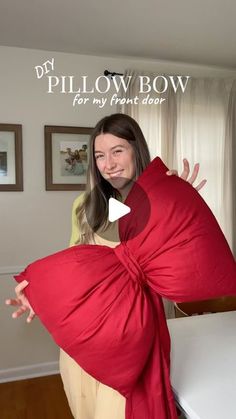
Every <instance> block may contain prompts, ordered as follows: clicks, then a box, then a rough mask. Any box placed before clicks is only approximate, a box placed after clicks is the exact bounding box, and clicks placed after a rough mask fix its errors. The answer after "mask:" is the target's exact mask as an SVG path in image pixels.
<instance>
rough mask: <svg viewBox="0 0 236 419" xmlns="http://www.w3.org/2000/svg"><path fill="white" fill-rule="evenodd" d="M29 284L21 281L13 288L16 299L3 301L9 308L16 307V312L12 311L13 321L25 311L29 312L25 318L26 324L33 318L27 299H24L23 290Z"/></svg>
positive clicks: (33, 313)
mask: <svg viewBox="0 0 236 419" xmlns="http://www.w3.org/2000/svg"><path fill="white" fill-rule="evenodd" d="M28 284H29V283H28V282H27V281H25V280H24V281H22V282H21V283H20V284H18V285H17V286H16V288H15V292H16V297H17V298H11V299H8V300H6V301H5V303H6V304H7V305H9V306H18V307H19V308H18V310H16V311H14V313H12V317H13V319H16V318H18V317H20V316H22V314H24V313H26V312H27V311H29V314H28V317H27V320H26V321H27V323H30V322H31V321H32V320H33V318H34V317H35V312H34V310H33V309H32V307H31V305H30V303H29V301H28V299H27V298H26V296H25V294H24V292H23V290H24V288H25V287H27V285H28Z"/></svg>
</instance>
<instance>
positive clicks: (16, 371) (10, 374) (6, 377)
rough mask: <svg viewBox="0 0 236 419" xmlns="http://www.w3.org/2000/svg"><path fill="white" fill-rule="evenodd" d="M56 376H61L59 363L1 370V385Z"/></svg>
mask: <svg viewBox="0 0 236 419" xmlns="http://www.w3.org/2000/svg"><path fill="white" fill-rule="evenodd" d="M54 374H59V362H58V361H57V362H45V363H42V364H35V365H26V366H24V367H18V368H9V369H5V370H0V383H7V382H9V381H18V380H26V379H27V378H36V377H43V376H45V375H54Z"/></svg>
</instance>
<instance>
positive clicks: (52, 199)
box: [0, 47, 236, 380]
mask: <svg viewBox="0 0 236 419" xmlns="http://www.w3.org/2000/svg"><path fill="white" fill-rule="evenodd" d="M52 58H54V60H55V71H54V73H52V74H55V75H63V74H64V75H74V76H75V78H76V79H77V80H78V79H79V78H80V77H81V76H82V75H88V80H95V79H96V78H97V77H99V76H100V75H103V71H104V69H109V70H112V71H117V72H123V71H124V70H125V69H127V68H134V69H140V70H146V71H156V72H157V73H158V74H161V72H163V71H165V72H168V73H169V74H170V73H172V74H174V73H179V74H188V75H208V76H213V75H214V76H216V77H217V76H227V75H228V76H235V74H236V72H234V71H227V70H225V69H217V68H210V67H204V66H202V67H201V66H193V65H187V64H178V63H168V62H160V61H153V60H152V61H150V60H149V61H148V60H141V59H140V60H138V59H128V58H112V57H95V56H86V55H74V54H65V53H56V52H48V51H36V50H29V49H21V48H8V47H0V62H1V65H0V122H1V123H18V124H22V126H23V165H24V192H0V237H1V246H0V280H1V297H2V304H1V306H0V315H1V346H0V380H1V378H4V377H5V378H11V377H13V376H17V375H18V376H22V375H24V373H25V374H26V375H30V374H31V373H32V374H34V373H36V374H38V373H39V370H42V371H45V372H47V371H50V370H54V368H56V364H55V363H56V362H57V358H58V350H57V348H56V346H55V345H54V343H53V342H52V341H51V338H50V337H49V336H48V334H47V332H46V331H45V330H44V329H43V328H42V326H41V325H40V324H39V322H38V321H37V320H36V321H34V322H33V323H32V324H31V325H27V324H26V323H25V320H23V319H20V320H17V321H16V320H15V321H13V320H12V319H11V317H10V312H11V309H10V308H7V307H5V306H4V300H5V298H6V297H9V296H11V295H13V288H14V286H15V282H14V281H13V280H12V273H13V272H17V271H18V270H19V269H20V267H24V266H26V265H27V264H28V263H29V262H31V261H33V260H35V259H38V258H40V257H42V256H45V255H47V254H49V253H53V252H55V251H57V250H59V249H62V248H64V247H67V245H68V241H69V236H70V212H71V205H72V202H73V200H74V198H75V197H76V196H77V192H62V191H60V192H59V191H58V192H56V191H53V192H46V191H45V187H44V184H45V179H44V134H43V129H44V125H71V126H88V127H92V126H94V125H95V123H96V122H97V121H98V120H99V119H100V118H101V117H103V116H105V115H107V114H110V113H113V112H115V111H116V109H115V107H113V108H112V107H111V106H110V105H109V101H108V103H107V104H106V105H105V106H104V107H103V108H102V109H99V108H98V107H97V106H95V105H92V103H91V101H90V102H89V103H88V104H87V105H82V106H77V107H73V106H72V98H73V95H71V94H60V93H54V94H51V95H49V94H47V93H46V90H47V85H46V79H45V78H43V79H40V80H38V79H37V78H36V73H35V70H34V67H35V66H37V65H40V64H42V63H43V62H45V61H46V60H51V59H52ZM112 93H113V92H112V91H110V92H109V93H108V94H107V96H108V97H110V96H111V94H112Z"/></svg>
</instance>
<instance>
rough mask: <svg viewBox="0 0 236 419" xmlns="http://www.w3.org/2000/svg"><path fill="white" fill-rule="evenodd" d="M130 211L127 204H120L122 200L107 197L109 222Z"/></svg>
mask: <svg viewBox="0 0 236 419" xmlns="http://www.w3.org/2000/svg"><path fill="white" fill-rule="evenodd" d="M130 211H131V209H130V207H128V205H125V204H122V202H120V201H117V199H114V198H109V205H108V219H109V221H110V222H113V221H116V220H119V218H121V217H123V216H124V215H126V214H128V213H129V212H130Z"/></svg>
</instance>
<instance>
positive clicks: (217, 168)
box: [122, 70, 236, 250]
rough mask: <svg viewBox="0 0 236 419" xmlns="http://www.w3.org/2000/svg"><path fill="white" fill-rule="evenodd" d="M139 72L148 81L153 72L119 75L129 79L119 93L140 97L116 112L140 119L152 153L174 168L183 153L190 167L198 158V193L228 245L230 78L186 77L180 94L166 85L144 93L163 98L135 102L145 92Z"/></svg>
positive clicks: (235, 106)
mask: <svg viewBox="0 0 236 419" xmlns="http://www.w3.org/2000/svg"><path fill="white" fill-rule="evenodd" d="M140 75H148V76H149V77H150V79H151V80H152V79H153V78H154V77H156V76H157V75H155V74H147V72H145V73H144V72H136V71H133V70H132V71H130V70H128V71H127V72H126V73H125V77H127V76H132V78H131V83H130V85H129V89H128V91H127V92H126V93H125V94H124V95H123V97H126V98H132V97H135V96H138V97H139V98H140V101H139V104H136V105H135V104H133V105H132V104H128V105H124V106H123V107H122V112H124V113H126V114H128V115H130V116H132V117H133V118H134V119H136V121H137V122H138V123H139V124H140V126H141V128H142V130H143V132H144V135H145V138H146V140H147V143H148V146H149V149H150V152H151V156H152V158H153V157H155V156H157V155H159V156H160V157H161V158H162V159H163V160H164V162H165V163H166V165H167V166H168V167H169V168H173V169H177V170H178V171H179V173H180V172H181V171H182V167H183V164H182V159H183V158H184V157H186V158H187V159H188V160H189V161H190V164H191V166H192V167H193V164H194V163H197V162H199V163H200V176H199V180H201V179H203V178H206V179H207V184H206V186H205V187H204V188H203V190H201V194H202V196H203V198H204V199H205V201H206V202H207V203H208V205H209V207H210V208H211V210H212V211H213V213H214V215H215V216H216V218H217V220H218V222H219V224H220V225H221V228H222V230H223V231H224V234H225V236H226V238H227V240H228V242H229V245H230V246H231V248H232V249H233V247H234V246H235V241H236V240H235V234H236V226H235V218H236V217H235V199H236V198H235V194H236V188H235V182H236V181H235V178H236V172H235V170H234V169H235V165H236V164H235V161H236V154H235V153H236V145H235V141H236V81H233V80H232V79H213V78H205V79H204V78H199V79H197V78H190V79H189V80H188V84H187V87H186V90H185V92H184V93H183V92H182V90H181V89H177V92H176V93H175V91H174V89H172V88H171V86H169V88H168V89H167V92H166V93H165V94H160V95H158V94H156V93H155V92H154V93H155V95H154V93H153V92H152V94H151V92H150V96H152V97H154V98H155V97H163V98H165V99H166V100H165V101H164V102H162V103H161V104H156V105H155V104H153V105H150V104H149V105H143V104H141V103H140V102H141V101H142V99H143V97H144V96H146V94H141V95H140V94H139V86H140V84H139V76H140ZM166 77H167V78H168V76H166ZM160 90H161V89H160ZM233 182H234V184H233ZM233 250H235V248H234V249H233Z"/></svg>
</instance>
